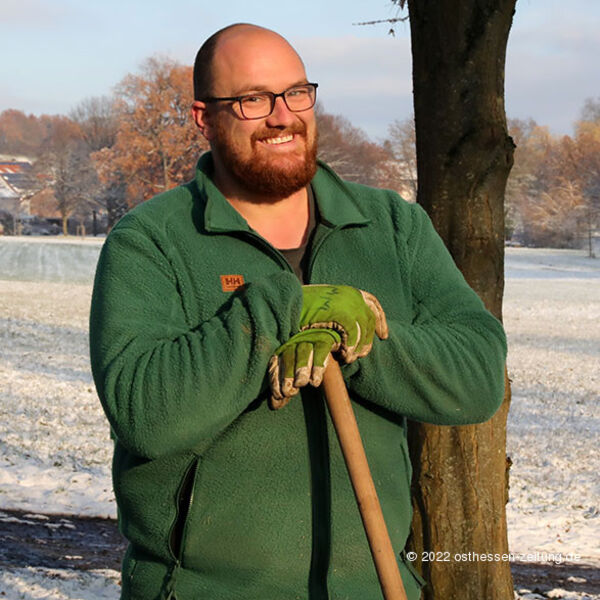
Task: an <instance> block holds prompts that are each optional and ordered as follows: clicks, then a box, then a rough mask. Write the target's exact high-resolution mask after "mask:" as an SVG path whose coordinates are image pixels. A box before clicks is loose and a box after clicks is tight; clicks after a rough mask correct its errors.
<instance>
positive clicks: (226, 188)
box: [214, 170, 310, 249]
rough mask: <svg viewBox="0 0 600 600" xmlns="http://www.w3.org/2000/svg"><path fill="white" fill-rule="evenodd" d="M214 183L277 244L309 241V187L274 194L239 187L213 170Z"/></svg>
mask: <svg viewBox="0 0 600 600" xmlns="http://www.w3.org/2000/svg"><path fill="white" fill-rule="evenodd" d="M214 182H215V185H216V186H217V187H218V188H219V190H220V191H221V193H222V194H223V195H224V196H225V198H226V200H227V201H228V202H229V204H231V206H233V208H235V210H237V211H238V213H240V215H242V217H244V219H245V220H246V222H247V223H248V225H249V226H250V227H251V228H252V229H254V231H256V232H257V233H258V234H260V235H261V236H262V237H263V238H265V239H266V240H267V241H268V242H269V243H270V244H271V245H273V246H274V247H275V248H280V249H288V248H298V247H300V246H302V244H303V243H304V242H305V241H306V236H307V232H308V225H309V218H310V208H309V199H308V191H307V188H305V187H304V188H302V189H300V190H298V191H297V192H294V193H293V194H291V195H290V196H286V197H281V198H273V197H269V198H266V197H263V196H260V195H258V194H254V193H252V192H250V191H249V190H245V189H239V188H238V187H237V186H235V185H233V184H232V182H231V180H230V179H228V178H223V177H219V173H218V170H215V173H214Z"/></svg>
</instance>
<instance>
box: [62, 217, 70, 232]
mask: <svg viewBox="0 0 600 600" xmlns="http://www.w3.org/2000/svg"><path fill="white" fill-rule="evenodd" d="M61 219H62V231H63V235H69V228H68V224H69V216H68V215H66V214H63V215H61Z"/></svg>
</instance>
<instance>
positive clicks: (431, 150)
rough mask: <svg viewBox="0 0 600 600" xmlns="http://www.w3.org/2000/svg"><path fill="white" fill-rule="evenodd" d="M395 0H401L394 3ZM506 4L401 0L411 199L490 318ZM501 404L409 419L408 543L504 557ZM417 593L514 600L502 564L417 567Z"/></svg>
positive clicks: (496, 277)
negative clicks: (409, 65) (478, 420)
mask: <svg viewBox="0 0 600 600" xmlns="http://www.w3.org/2000/svg"><path fill="white" fill-rule="evenodd" d="M400 3H401V4H404V2H403V1H402V2H400ZM514 7H515V0H462V1H461V2H458V3H457V2H455V1H452V0H441V1H440V2H435V3H432V2H429V1H427V0H408V9H409V17H410V28H411V46H412V61H413V89H414V107H415V126H416V142H417V143H416V145H417V165H418V181H419V187H418V202H419V203H420V204H421V205H422V206H423V207H424V208H425V209H426V210H427V212H428V213H429V215H430V217H431V219H432V221H433V223H434V225H435V227H436V229H437V231H438V233H439V234H440V236H441V237H442V239H443V240H444V242H445V244H446V246H447V247H448V249H449V250H450V253H451V254H452V256H453V258H454V260H455V262H456V264H457V265H458V267H459V268H460V269H461V271H462V273H463V274H464V276H465V278H466V280H467V281H468V283H469V284H470V285H471V287H472V288H473V289H474V290H475V291H476V292H477V293H478V294H479V296H480V297H481V298H482V299H483V301H484V303H485V304H486V306H487V308H488V309H489V310H490V311H491V312H492V313H493V314H494V315H496V316H497V317H498V318H501V316H502V294H503V287H504V286H503V284H504V262H503V259H504V209H503V196H504V190H505V185H506V179H507V177H508V173H509V171H510V168H511V165H512V155H513V142H512V140H511V138H510V137H509V135H508V132H507V126H506V117H505V111H504V64H505V54H506V44H507V40H508V34H509V31H510V26H511V23H512V16H513V12H514ZM508 406H509V388H508V383H507V394H506V398H505V401H504V403H503V404H502V406H501V408H500V409H499V411H498V412H497V414H496V415H495V416H494V417H493V418H492V419H491V420H490V421H489V422H487V423H484V424H482V425H476V426H464V427H438V426H434V425H426V424H416V423H413V424H411V427H410V429H409V438H410V446H411V455H412V462H413V465H414V476H413V498H414V504H413V506H414V519H413V527H412V546H413V549H414V550H415V551H417V554H418V556H419V557H420V558H421V557H422V556H423V554H422V552H423V551H444V552H448V553H449V556H450V557H454V556H455V554H456V553H459V554H460V553H464V552H474V553H479V554H487V553H499V554H503V553H507V552H508V542H507V531H506V515H505V505H506V501H507V476H506V473H507V461H506V417H507V413H508ZM418 567H419V568H420V569H421V571H422V573H423V575H424V576H425V578H426V579H427V581H428V586H427V587H426V588H425V590H424V597H425V599H426V600H441V599H444V600H448V599H450V598H452V599H454V598H461V599H462V600H482V599H485V600H509V599H510V600H512V598H513V586H512V578H511V574H510V565H509V563H508V561H495V560H493V561H489V562H487V561H485V562H484V561H470V562H468V561H464V562H463V561H456V560H451V561H450V562H442V561H439V562H429V561H428V562H420V561H419V564H418Z"/></svg>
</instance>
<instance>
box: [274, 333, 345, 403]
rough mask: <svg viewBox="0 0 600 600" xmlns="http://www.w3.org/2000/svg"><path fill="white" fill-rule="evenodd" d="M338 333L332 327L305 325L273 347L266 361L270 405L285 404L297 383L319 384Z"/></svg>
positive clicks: (299, 385) (297, 390) (336, 346)
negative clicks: (306, 326)
mask: <svg viewBox="0 0 600 600" xmlns="http://www.w3.org/2000/svg"><path fill="white" fill-rule="evenodd" d="M340 344H341V337H340V334H339V333H337V331H333V330H332V329H306V330H304V331H301V332H300V333H297V334H296V335H293V336H292V337H291V338H290V339H289V340H288V341H287V342H286V343H285V344H283V345H282V346H279V348H277V350H275V354H274V355H273V356H272V357H271V360H270V362H269V380H270V383H271V408H273V409H278V408H282V407H283V406H285V405H286V404H287V403H288V402H289V401H290V398H292V397H293V396H295V395H296V394H297V393H298V392H299V391H300V388H301V387H304V386H305V385H307V384H309V383H310V384H311V385H314V386H315V387H319V386H320V385H321V382H322V381H323V373H324V372H325V368H326V367H327V362H328V361H329V356H330V353H331V352H335V351H336V350H337V349H339V347H340Z"/></svg>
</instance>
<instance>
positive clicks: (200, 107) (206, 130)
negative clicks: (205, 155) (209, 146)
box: [192, 100, 213, 142]
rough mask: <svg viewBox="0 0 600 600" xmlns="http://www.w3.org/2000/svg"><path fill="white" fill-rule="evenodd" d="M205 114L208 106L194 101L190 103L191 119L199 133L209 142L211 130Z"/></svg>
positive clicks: (208, 119)
mask: <svg viewBox="0 0 600 600" xmlns="http://www.w3.org/2000/svg"><path fill="white" fill-rule="evenodd" d="M207 112H208V106H207V105H206V102H201V101H200V100H195V101H194V102H193V103H192V117H193V119H194V122H195V123H196V125H197V126H198V129H199V130H200V133H201V134H202V135H203V136H204V138H205V139H206V140H207V141H209V142H210V140H211V138H212V130H213V128H212V127H211V124H210V118H208V115H207Z"/></svg>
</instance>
